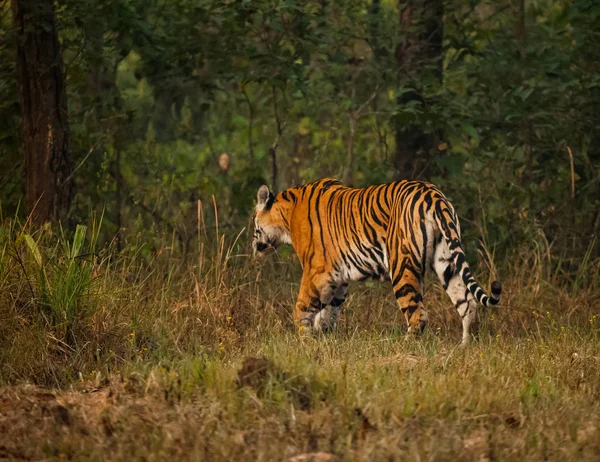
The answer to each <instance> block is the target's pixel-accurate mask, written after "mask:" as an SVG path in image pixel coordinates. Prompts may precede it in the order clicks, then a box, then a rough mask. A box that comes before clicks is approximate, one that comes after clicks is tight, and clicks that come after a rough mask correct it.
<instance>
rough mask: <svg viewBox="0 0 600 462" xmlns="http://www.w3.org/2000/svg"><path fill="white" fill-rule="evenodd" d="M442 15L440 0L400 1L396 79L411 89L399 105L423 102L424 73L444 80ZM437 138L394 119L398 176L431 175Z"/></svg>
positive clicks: (417, 127) (415, 124)
mask: <svg viewBox="0 0 600 462" xmlns="http://www.w3.org/2000/svg"><path fill="white" fill-rule="evenodd" d="M443 18H444V4H443V0H425V1H424V2H417V1H415V0H410V1H408V2H402V1H401V2H400V27H401V28H402V30H403V32H404V34H405V39H404V40H403V41H402V42H401V43H399V44H398V46H397V47H396V52H395V58H396V66H397V69H398V74H399V80H400V81H401V82H402V81H404V86H406V87H410V88H411V90H410V91H408V92H405V93H403V94H402V95H400V96H399V97H398V98H397V103H398V106H399V107H402V106H404V105H407V104H411V103H413V104H414V103H415V102H418V103H420V104H421V105H425V104H426V101H425V99H424V98H423V87H422V85H421V83H420V82H421V81H422V80H423V79H422V76H423V74H424V73H426V72H431V73H432V74H433V76H434V77H435V78H436V79H437V80H438V81H439V84H440V85H442V83H443V49H442V40H443V37H444V27H443ZM437 139H438V137H437V136H436V135H435V134H431V133H426V132H425V131H424V129H423V127H422V126H421V125H420V124H419V122H418V121H415V122H411V123H400V122H399V123H396V127H395V140H396V153H395V160H394V166H395V168H396V171H397V172H398V176H399V178H402V179H413V178H417V177H424V178H425V179H427V178H428V177H429V176H430V165H431V161H432V158H431V157H432V156H431V152H432V151H434V150H435V148H436V144H437Z"/></svg>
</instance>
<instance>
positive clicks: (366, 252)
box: [252, 178, 502, 343]
mask: <svg viewBox="0 0 600 462" xmlns="http://www.w3.org/2000/svg"><path fill="white" fill-rule="evenodd" d="M280 244H291V245H292V246H293V248H294V250H295V252H296V254H297V256H298V258H299V260H300V264H301V266H302V271H303V274H302V281H301V283H300V292H299V294H298V300H297V302H296V306H295V309H294V320H295V322H296V324H297V325H298V327H299V328H300V329H301V330H303V329H309V330H311V329H316V330H322V331H329V330H332V329H333V328H335V326H336V322H337V318H338V315H339V313H340V309H341V307H342V305H343V303H344V301H345V300H346V297H347V295H348V284H349V283H350V282H351V281H356V280H364V279H367V278H370V277H373V278H379V279H382V280H384V279H389V280H391V282H392V285H393V289H394V296H395V297H396V300H397V302H398V305H399V307H400V310H401V311H402V313H403V314H404V315H405V317H406V322H407V324H408V331H409V332H412V333H418V332H421V331H422V330H423V329H424V328H425V326H426V324H427V312H426V311H425V307H424V305H423V294H422V287H423V278H424V276H425V271H426V269H427V268H432V269H433V270H434V271H435V273H436V274H437V277H438V278H439V280H440V281H441V283H442V285H443V287H444V289H445V290H446V292H447V293H448V295H449V296H450V298H451V299H452V302H453V303H454V306H455V307H456V310H457V311H458V313H459V315H460V316H461V318H462V326H463V332H462V341H463V343H467V342H468V341H469V338H470V328H471V324H472V323H473V322H474V321H475V320H476V315H477V313H476V306H477V301H478V302H479V303H481V304H482V305H484V306H491V305H495V304H497V303H498V301H499V300H500V294H501V292H502V286H501V284H500V283H499V282H498V281H494V282H493V283H492V291H491V296H490V297H488V296H487V295H486V293H485V292H484V290H483V289H482V288H481V287H480V286H479V284H477V282H476V281H475V279H474V278H473V276H472V274H471V270H470V269H469V265H468V263H467V261H466V260H465V254H464V251H463V247H462V244H461V240H460V227H459V223H458V218H457V216H456V213H455V211H454V208H453V207H452V204H450V202H449V201H448V199H447V198H446V197H445V196H444V194H442V192H441V191H440V190H439V189H438V188H437V187H436V186H434V185H433V184H431V183H427V182H425V181H406V180H405V181H397V182H394V183H389V184H381V185H377V186H369V187H367V188H351V187H348V186H345V185H343V184H342V183H341V182H339V181H338V180H336V179H333V178H324V179H321V180H317V181H314V182H312V183H309V184H306V185H303V186H298V187H295V188H289V189H286V190H285V191H282V192H280V193H279V194H277V195H275V194H273V193H272V192H271V191H270V190H269V188H268V186H266V185H263V186H261V187H260V189H259V190H258V195H257V204H256V212H255V215H254V238H253V241H252V246H253V249H254V252H255V253H256V252H263V251H264V250H266V249H267V248H269V247H277V246H278V245H280Z"/></svg>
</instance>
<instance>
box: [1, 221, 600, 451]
mask: <svg viewBox="0 0 600 462" xmlns="http://www.w3.org/2000/svg"><path fill="white" fill-rule="evenodd" d="M44 233H45V234H44ZM44 233H42V231H37V233H32V232H29V233H28V235H31V236H32V239H29V240H26V239H25V238H24V237H23V236H24V234H27V233H25V231H24V230H23V229H19V228H17V227H16V226H15V225H14V224H12V223H6V224H5V225H4V227H3V228H2V233H0V383H1V384H2V385H3V387H2V388H0V435H1V436H0V458H7V459H14V460H39V459H44V458H46V459H64V458H67V459H76V460H134V459H144V460H165V459H168V458H171V459H173V460H295V461H300V460H323V461H324V460H363V459H366V460H385V459H392V460H422V459H427V460H549V459H550V460H598V458H599V457H600V412H599V410H600V409H599V406H600V405H599V404H598V403H600V399H599V398H600V346H599V345H600V338H599V337H600V335H599V326H600V319H599V318H600V317H599V316H598V315H599V314H600V313H599V308H598V307H599V306H600V304H599V302H600V291H598V289H597V287H598V285H597V284H598V282H599V280H600V279H599V274H600V262H597V261H591V260H590V259H588V260H587V261H584V265H585V266H584V267H582V269H581V270H580V271H579V272H578V273H576V274H574V275H569V274H561V272H560V269H559V265H558V264H557V263H556V258H555V257H553V256H552V255H550V254H549V252H548V251H543V252H541V251H540V252H535V251H534V252H532V253H530V252H523V253H516V254H515V255H512V256H511V258H510V259H507V260H510V263H506V264H504V265H501V267H500V268H501V270H500V274H499V276H500V279H501V280H502V281H503V283H504V287H505V292H504V294H503V300H502V305H501V306H500V307H499V308H498V309H495V310H493V311H490V312H489V313H486V314H485V315H483V316H482V319H481V321H482V326H481V329H480V336H479V340H478V341H477V342H475V343H473V344H472V345H470V346H468V347H467V348H458V344H459V342H460V323H459V320H458V316H456V314H455V313H453V312H452V309H451V307H450V302H449V299H447V297H446V296H445V294H444V293H443V291H442V289H441V287H439V285H437V284H435V283H433V281H430V282H429V283H428V285H427V290H426V297H425V300H426V303H427V307H428V310H429V312H430V319H431V321H430V327H429V329H428V331H427V332H426V334H425V335H424V336H422V337H421V338H412V337H409V338H407V337H406V336H405V335H404V327H403V321H402V319H401V318H400V316H399V314H398V312H397V309H396V307H395V302H394V300H393V297H392V295H391V291H390V290H389V287H388V286H387V285H386V284H383V283H379V282H374V283H367V284H356V285H354V286H352V288H351V290H352V292H351V296H350V298H349V300H348V302H347V306H346V307H345V310H344V314H343V316H342V319H341V323H340V326H339V329H338V331H337V332H336V333H335V334H333V335H330V336H327V337H322V336H315V337H300V336H298V335H296V334H295V331H294V329H293V324H292V321H291V308H292V306H293V302H294V299H295V295H296V291H297V289H298V282H299V268H298V266H297V263H296V262H295V260H294V258H293V257H292V256H291V255H286V254H285V253H286V252H283V253H282V254H280V255H272V256H270V257H269V258H266V259H262V260H258V261H257V260H252V259H250V258H249V257H248V256H246V255H243V250H241V251H240V250H237V251H234V250H233V249H238V248H239V246H234V245H233V243H234V241H235V237H231V238H228V239H227V238H221V239H219V240H217V241H216V242H217V243H215V244H210V242H212V241H208V240H206V239H204V241H203V242H204V244H199V246H198V247H199V248H198V251H197V252H194V253H193V255H192V254H188V255H186V256H185V258H183V257H181V256H180V255H178V254H177V252H175V251H171V250H169V247H171V248H174V247H175V246H173V245H169V246H165V247H162V248H159V249H158V250H154V251H149V252H145V251H144V249H142V251H139V252H137V254H136V252H133V251H132V252H124V253H123V254H121V255H117V253H116V252H115V251H114V249H111V248H110V247H108V248H106V249H104V250H102V251H99V252H96V254H95V255H94V256H92V255H89V254H88V253H89V252H88V250H89V249H88V250H86V249H84V248H83V247H82V249H81V251H80V252H79V254H78V255H76V256H73V255H71V256H69V255H67V254H66V253H65V251H64V249H65V246H64V242H63V245H59V243H60V241H61V238H59V237H57V236H53V235H50V234H49V232H47V231H46V232H44ZM240 240H241V241H242V240H245V237H240ZM63 241H64V239H63ZM31 242H34V243H35V244H36V245H35V247H32V244H31ZM242 247H243V246H242ZM35 249H37V250H38V251H39V253H40V257H41V264H40V260H39V259H38V258H37V257H36V254H35ZM228 249H229V250H228ZM199 256H200V257H199ZM70 265H71V266H70ZM72 265H76V268H77V269H80V270H82V269H89V270H90V271H89V277H88V280H81V281H80V282H79V284H80V285H77V284H75V283H74V282H73V281H72V280H71V281H66V282H65V278H61V277H60V275H61V273H60V272H61V271H65V269H68V268H71V273H74V272H73V269H72ZM473 266H474V267H478V268H481V272H482V273H483V272H485V273H486V274H487V273H488V271H487V269H486V268H485V261H484V260H482V261H481V262H480V263H479V264H478V265H475V264H474V265H473ZM582 266H583V265H582ZM557 268H558V269H557ZM76 273H77V274H78V275H79V276H81V275H82V274H84V273H85V272H84V271H83V270H82V271H77V272H76ZM85 274H87V273H85ZM80 279H81V278H80ZM78 280H79V279H78ZM482 282H484V285H487V284H486V283H487V282H488V281H486V280H485V279H484V280H483V281H482ZM60 284H65V286H64V287H63V286H60V287H59V286H58V285H60ZM73 284H74V285H73ZM54 294H61V295H60V298H57V297H56V296H55V295H54ZM53 296H54V297H55V298H52V297H53ZM56 300H59V301H60V303H59V302H56ZM50 314H52V315H50ZM249 357H251V358H259V359H257V360H254V361H252V360H251V361H246V362H244V361H245V360H246V359H247V358H249ZM263 357H264V358H267V359H260V358H263ZM242 366H244V367H242Z"/></svg>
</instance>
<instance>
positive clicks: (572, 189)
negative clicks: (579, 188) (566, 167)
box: [567, 146, 575, 199]
mask: <svg viewBox="0 0 600 462" xmlns="http://www.w3.org/2000/svg"><path fill="white" fill-rule="evenodd" d="M567 151H568V153H569V158H570V160H571V199H575V162H574V161H573V151H571V148H570V147H569V146H567Z"/></svg>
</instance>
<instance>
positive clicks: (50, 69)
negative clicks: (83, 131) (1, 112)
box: [12, 0, 74, 223]
mask: <svg viewBox="0 0 600 462" xmlns="http://www.w3.org/2000/svg"><path fill="white" fill-rule="evenodd" d="M12 13H13V24H14V27H15V30H16V32H17V40H18V43H17V73H18V92H19V99H20V104H21V118H22V126H23V151H24V157H25V167H26V205H27V209H28V210H29V211H30V212H31V213H32V219H33V221H34V222H35V223H44V222H46V221H57V220H61V219H65V218H66V217H67V212H68V210H69V206H70V203H71V198H72V197H73V190H74V188H73V177H72V168H71V162H70V156H69V120H68V116H67V95H66V91H65V79H64V72H63V61H62V54H61V51H60V44H59V41H58V33H57V30H56V21H55V16H54V4H53V1H52V0H13V1H12Z"/></svg>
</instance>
